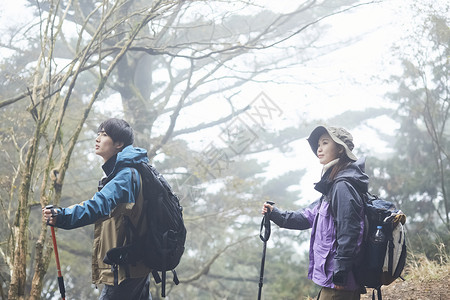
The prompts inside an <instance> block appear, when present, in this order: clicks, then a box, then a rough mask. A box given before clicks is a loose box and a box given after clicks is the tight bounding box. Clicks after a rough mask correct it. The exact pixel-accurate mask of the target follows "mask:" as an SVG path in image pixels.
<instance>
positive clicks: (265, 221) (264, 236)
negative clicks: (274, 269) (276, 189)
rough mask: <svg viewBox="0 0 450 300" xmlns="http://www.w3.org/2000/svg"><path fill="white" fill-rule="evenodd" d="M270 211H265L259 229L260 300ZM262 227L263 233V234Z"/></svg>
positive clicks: (259, 297)
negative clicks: (260, 245) (261, 244)
mask: <svg viewBox="0 0 450 300" xmlns="http://www.w3.org/2000/svg"><path fill="white" fill-rule="evenodd" d="M266 203H267V204H270V205H274V204H275V203H274V202H271V201H267V202H266ZM270 213H271V211H267V212H266V213H265V214H264V216H263V218H262V221H261V228H260V230H259V238H260V239H261V241H263V254H262V258H261V271H260V273H259V291H258V300H261V292H262V287H263V282H264V265H265V262H266V249H267V241H268V240H269V237H270V231H271V230H270ZM263 227H264V234H263Z"/></svg>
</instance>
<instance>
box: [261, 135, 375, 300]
mask: <svg viewBox="0 0 450 300" xmlns="http://www.w3.org/2000/svg"><path fill="white" fill-rule="evenodd" d="M308 142H309V144H310V146H311V149H312V150H313V152H314V153H315V154H316V156H317V157H318V158H319V162H320V163H321V164H322V165H323V171H322V177H321V179H320V181H319V182H318V183H316V184H315V189H316V190H317V191H319V192H320V193H321V194H322V196H321V197H320V199H318V200H317V201H315V202H314V203H312V204H311V205H309V206H308V207H307V208H305V209H302V210H298V211H281V210H279V209H278V208H276V207H273V206H272V205H270V204H267V203H265V204H264V206H263V211H262V213H263V214H265V213H267V212H268V211H270V212H271V213H270V219H271V220H272V221H273V222H274V223H275V224H277V225H278V226H280V227H282V228H288V229H297V230H303V229H308V228H312V231H311V242H310V252H309V260H310V263H309V271H308V278H310V279H311V280H312V281H314V282H315V283H316V284H318V285H319V286H321V287H322V289H321V290H320V292H319V296H318V297H317V299H318V300H328V299H333V300H340V299H342V300H354V299H360V293H361V292H362V291H363V288H361V287H360V286H359V284H358V283H357V281H356V278H355V277H354V275H353V271H352V269H353V267H354V266H355V265H356V264H357V263H358V256H359V255H358V254H359V252H360V249H361V242H362V239H363V233H364V211H363V202H362V201H363V200H362V199H361V196H360V193H364V192H366V191H367V188H368V181H369V178H368V176H367V175H366V174H365V173H364V164H365V159H364V158H361V159H357V158H356V156H355V155H354V154H353V153H352V150H353V147H354V145H353V137H352V135H351V134H350V133H349V132H348V131H347V130H345V129H344V128H336V127H325V126H318V127H317V128H315V129H314V130H313V131H312V133H311V135H310V136H309V138H308Z"/></svg>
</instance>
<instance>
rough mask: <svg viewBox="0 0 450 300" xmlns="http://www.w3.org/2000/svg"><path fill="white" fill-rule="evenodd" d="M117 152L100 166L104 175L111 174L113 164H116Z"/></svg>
mask: <svg viewBox="0 0 450 300" xmlns="http://www.w3.org/2000/svg"><path fill="white" fill-rule="evenodd" d="M116 161H117V154H116V155H113V156H112V157H111V158H110V159H108V161H107V162H105V163H104V164H103V166H102V169H103V172H105V174H106V176H109V175H111V173H112V171H113V170H114V166H115V165H116Z"/></svg>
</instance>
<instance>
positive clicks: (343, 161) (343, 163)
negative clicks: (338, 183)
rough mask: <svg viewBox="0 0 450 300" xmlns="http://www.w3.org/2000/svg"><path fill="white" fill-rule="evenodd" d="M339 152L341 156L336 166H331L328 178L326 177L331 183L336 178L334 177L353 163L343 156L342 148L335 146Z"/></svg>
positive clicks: (343, 150)
mask: <svg viewBox="0 0 450 300" xmlns="http://www.w3.org/2000/svg"><path fill="white" fill-rule="evenodd" d="M337 146H338V149H339V151H341V150H342V152H341V154H340V155H339V161H338V163H337V164H336V165H334V166H333V169H332V170H331V173H330V176H329V177H328V180H330V181H333V180H334V178H336V175H337V174H338V173H339V172H340V171H341V170H343V169H345V168H346V167H347V166H348V165H349V164H350V163H352V162H353V160H351V159H350V158H348V156H347V155H346V154H345V149H344V146H342V145H339V144H337Z"/></svg>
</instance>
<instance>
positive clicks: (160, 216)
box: [104, 163, 186, 297]
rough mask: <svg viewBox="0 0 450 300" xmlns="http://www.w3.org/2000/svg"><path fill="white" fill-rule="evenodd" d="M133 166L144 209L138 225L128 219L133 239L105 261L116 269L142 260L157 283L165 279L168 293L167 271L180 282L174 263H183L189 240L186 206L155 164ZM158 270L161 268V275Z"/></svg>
mask: <svg viewBox="0 0 450 300" xmlns="http://www.w3.org/2000/svg"><path fill="white" fill-rule="evenodd" d="M131 167H132V168H135V169H136V170H137V171H138V172H139V174H140V175H141V178H142V189H143V196H144V203H143V211H142V213H141V218H140V219H139V220H138V222H137V225H136V226H133V225H132V223H131V222H127V223H128V225H129V227H130V228H129V229H128V230H130V231H131V235H132V238H131V241H132V242H131V243H130V244H129V245H125V246H124V247H117V248H113V249H111V250H109V251H108V252H107V254H106V257H105V259H104V262H105V263H107V264H111V265H112V268H113V271H114V266H116V267H117V265H121V264H134V263H136V262H140V261H142V262H143V263H144V264H145V265H146V266H147V267H149V268H150V269H152V274H153V277H154V279H155V281H156V283H160V282H162V286H161V296H162V297H165V281H166V272H167V271H172V273H173V278H174V279H173V281H174V283H175V284H178V283H179V281H178V277H177V274H176V272H175V267H176V266H178V264H179V263H180V259H181V256H182V255H183V252H184V244H185V241H186V227H185V226H184V221H183V214H182V210H183V208H182V207H181V205H180V202H179V199H178V197H177V196H176V195H175V193H174V192H173V191H172V188H171V187H170V185H169V183H168V182H167V181H166V179H165V178H164V177H163V176H162V175H161V174H160V173H159V172H158V171H157V170H156V169H155V168H154V167H153V166H151V165H150V164H147V163H141V164H137V165H133V166H131ZM132 174H134V172H132ZM142 224H145V225H142ZM141 226H146V227H147V230H145V233H144V234H143V235H139V234H138V232H139V228H140V227H141ZM141 232H142V231H141ZM158 272H162V279H161V277H160V276H159V274H158ZM116 273H117V270H116ZM116 273H115V276H116Z"/></svg>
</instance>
